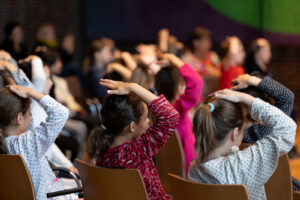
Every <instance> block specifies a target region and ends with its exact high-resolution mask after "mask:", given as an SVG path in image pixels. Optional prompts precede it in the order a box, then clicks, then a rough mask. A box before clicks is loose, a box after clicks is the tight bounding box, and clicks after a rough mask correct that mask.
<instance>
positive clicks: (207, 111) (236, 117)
mask: <svg viewBox="0 0 300 200" xmlns="http://www.w3.org/2000/svg"><path fill="white" fill-rule="evenodd" d="M209 104H210V105H209ZM245 121H246V111H245V108H244V106H243V105H242V104H240V103H232V102H229V101H226V100H222V99H216V98H215V97H210V98H208V99H207V100H206V102H205V104H203V105H202V106H201V107H199V108H198V109H197V111H196V113H195V116H194V119H193V130H194V134H195V136H196V142H195V148H196V149H197V151H198V158H199V160H198V161H200V162H203V161H204V160H205V159H207V156H208V155H209V154H210V153H211V152H212V151H213V150H214V149H215V148H217V147H219V146H220V145H222V143H223V141H224V139H225V137H226V136H227V134H228V133H229V132H230V131H231V130H233V129H234V128H238V129H239V130H242V129H243V127H244V124H245Z"/></svg>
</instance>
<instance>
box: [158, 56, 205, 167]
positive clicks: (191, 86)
mask: <svg viewBox="0 0 300 200" xmlns="http://www.w3.org/2000/svg"><path fill="white" fill-rule="evenodd" d="M163 58H164V59H166V60H167V61H169V62H171V66H170V67H164V68H162V69H161V70H160V71H159V72H158V73H157V74H156V76H155V89H156V90H157V92H158V94H164V95H165V96H166V98H167V99H168V100H169V101H170V102H171V103H172V104H173V105H174V107H175V109H176V110H177V111H178V112H179V114H180V118H179V122H178V125H177V127H176V129H177V131H178V134H179V137H180V140H181V143H182V146H183V150H184V155H185V169H186V173H187V172H188V169H189V166H190V162H191V161H192V160H193V159H195V157H196V154H195V148H194V144H195V135H194V134H193V127H192V122H191V119H190V117H189V110H190V109H192V108H193V107H194V106H195V105H196V104H197V103H198V101H199V98H200V97H201V91H202V87H203V81H202V79H201V77H200V76H199V75H198V74H197V72H196V71H195V70H194V69H193V67H191V66H190V65H189V64H184V63H183V62H182V61H181V60H180V59H179V58H177V57H176V56H175V55H173V54H165V55H164V56H163ZM182 79H184V80H182ZM184 83H185V84H184Z"/></svg>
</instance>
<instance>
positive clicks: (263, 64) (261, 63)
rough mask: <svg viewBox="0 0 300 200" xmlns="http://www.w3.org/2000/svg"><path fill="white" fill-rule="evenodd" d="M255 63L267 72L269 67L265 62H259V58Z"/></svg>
mask: <svg viewBox="0 0 300 200" xmlns="http://www.w3.org/2000/svg"><path fill="white" fill-rule="evenodd" d="M255 62H256V64H257V65H258V66H259V67H260V69H261V70H262V71H267V66H266V64H265V63H264V62H262V61H261V60H259V59H257V58H256V59H255Z"/></svg>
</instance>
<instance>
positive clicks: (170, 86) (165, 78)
mask: <svg viewBox="0 0 300 200" xmlns="http://www.w3.org/2000/svg"><path fill="white" fill-rule="evenodd" d="M155 89H156V91H157V92H158V94H164V95H165V97H166V98H167V99H168V100H169V101H170V102H173V101H174V100H176V99H177V98H178V97H179V96H180V95H181V94H183V93H184V90H185V82H184V80H183V78H182V76H181V75H180V72H179V70H178V67H176V66H172V65H171V66H168V67H163V68H161V70H160V71H159V72H158V73H157V74H156V75H155Z"/></svg>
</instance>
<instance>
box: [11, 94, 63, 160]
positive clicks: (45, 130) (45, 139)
mask: <svg viewBox="0 0 300 200" xmlns="http://www.w3.org/2000/svg"><path fill="white" fill-rule="evenodd" d="M40 104H41V105H42V106H43V108H44V109H45V110H46V112H47V114H48V117H47V119H46V121H45V122H42V123H41V124H40V126H38V127H36V128H35V129H34V130H33V131H28V132H26V133H23V134H21V135H19V136H13V137H9V138H7V140H6V142H7V145H8V146H10V148H9V149H12V151H13V152H11V153H16V154H22V155H26V156H28V157H29V156H32V157H40V158H41V157H42V156H44V155H45V153H46V151H47V150H48V149H49V147H50V146H51V145H52V144H53V143H54V141H55V139H56V137H57V136H58V134H59V133H60V131H61V129H62V128H63V126H64V124H65V122H66V121H67V119H68V117H69V110H68V109H67V108H66V107H64V106H63V105H61V104H60V103H58V102H57V101H55V100H54V99H53V98H51V97H50V96H44V97H43V98H42V99H41V100H40Z"/></svg>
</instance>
